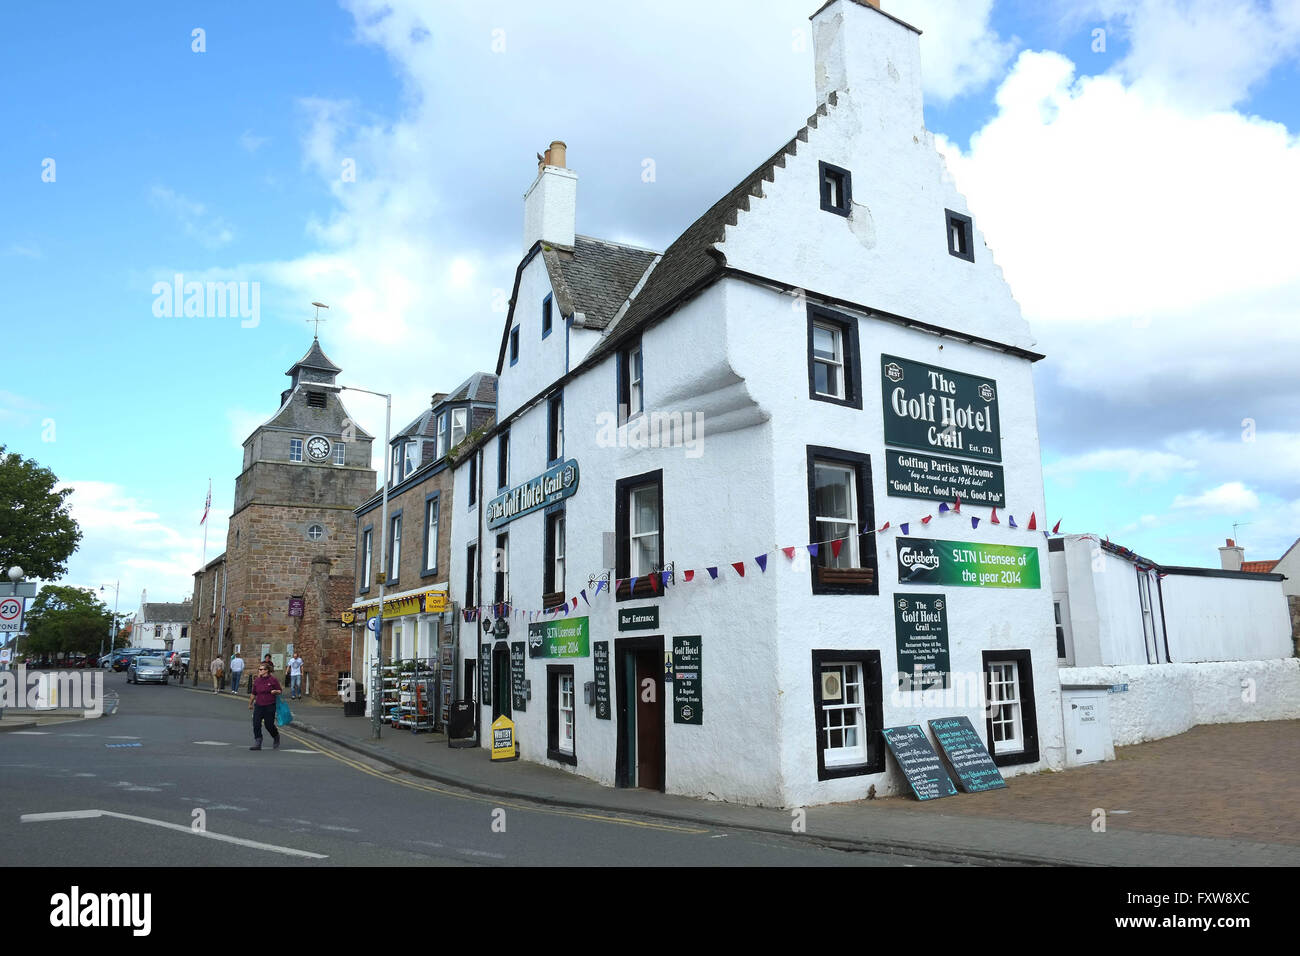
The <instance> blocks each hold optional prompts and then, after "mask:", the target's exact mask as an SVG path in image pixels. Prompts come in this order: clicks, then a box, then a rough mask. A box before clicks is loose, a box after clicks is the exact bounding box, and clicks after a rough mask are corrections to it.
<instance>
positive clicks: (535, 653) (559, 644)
mask: <svg viewBox="0 0 1300 956" xmlns="http://www.w3.org/2000/svg"><path fill="white" fill-rule="evenodd" d="M589 639H590V634H589V630H588V627H587V618H585V617H572V618H562V619H560V620H558V621H541V622H539V623H537V624H529V625H528V656H529V657H586V656H587V655H588V654H590V653H591V647H590V644H589Z"/></svg>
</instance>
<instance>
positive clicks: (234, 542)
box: [191, 340, 376, 699]
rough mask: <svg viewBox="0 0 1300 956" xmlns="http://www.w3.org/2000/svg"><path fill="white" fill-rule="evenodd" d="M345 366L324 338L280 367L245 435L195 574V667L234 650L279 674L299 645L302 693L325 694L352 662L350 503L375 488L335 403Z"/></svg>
mask: <svg viewBox="0 0 1300 956" xmlns="http://www.w3.org/2000/svg"><path fill="white" fill-rule="evenodd" d="M340 371H341V370H340V369H339V367H338V366H337V365H335V364H334V363H333V362H331V361H330V360H329V358H327V357H326V355H325V353H324V352H323V351H322V350H321V347H320V342H319V341H318V340H313V341H312V345H311V348H310V349H309V350H308V351H307V354H306V355H304V356H303V357H302V358H301V359H300V360H299V361H298V362H296V363H295V364H294V366H293V367H292V368H291V369H289V371H288V372H286V373H285V374H286V375H288V376H289V379H290V384H289V387H288V388H287V389H285V390H284V391H283V392H282V393H281V394H280V407H279V409H278V410H277V411H276V413H275V414H274V415H273V416H271V418H270V419H269V420H268V421H267V422H266V423H265V424H263V425H262V426H260V427H259V428H257V429H256V430H255V431H254V432H253V433H252V434H251V435H250V436H249V437H248V439H247V440H246V441H245V442H244V463H243V471H242V472H241V474H240V475H239V477H238V478H237V479H236V481H235V507H234V512H233V514H231V516H230V525H229V530H228V531H227V534H226V550H225V552H224V553H223V554H222V555H219V556H218V557H217V558H215V559H213V560H212V561H211V562H209V563H208V565H207V566H206V567H204V568H203V569H202V570H200V571H199V572H197V573H196V574H195V575H194V579H195V580H194V598H193V605H194V614H195V619H194V628H193V633H192V637H193V648H194V650H193V654H192V655H191V659H192V660H193V661H195V662H196V667H197V668H198V669H199V670H200V671H202V670H204V669H205V668H206V665H207V662H209V661H211V660H212V658H213V657H215V656H216V655H217V654H221V655H222V656H223V657H225V658H229V656H230V655H231V654H232V653H233V652H234V651H235V650H236V649H238V650H239V652H240V653H241V654H242V655H243V657H244V659H245V661H248V662H252V661H253V660H255V659H258V658H261V657H262V656H264V655H265V654H267V653H270V654H271V655H272V658H273V660H274V661H275V663H276V667H277V673H279V674H283V669H284V662H285V660H287V659H288V657H290V656H291V655H292V652H293V651H294V650H297V652H298V653H300V654H301V655H302V657H303V660H304V661H305V663H306V675H307V678H306V691H305V692H306V693H309V694H311V695H312V696H313V697H317V698H326V699H328V698H333V697H336V696H337V693H338V681H339V680H340V678H342V677H344V676H346V675H347V674H348V671H349V669H350V665H349V653H350V647H349V636H350V632H349V631H348V630H346V629H344V628H343V626H342V617H343V612H344V610H346V609H347V607H348V605H349V604H351V602H352V594H353V586H354V580H353V574H354V572H353V559H354V548H355V522H354V516H353V512H354V510H355V509H356V508H357V507H358V506H359V505H360V504H361V503H362V502H363V501H365V500H366V499H367V498H369V497H370V496H371V494H372V493H373V490H374V487H375V477H376V476H375V471H374V469H373V468H371V466H370V453H371V443H372V438H371V436H370V435H368V434H367V433H365V432H364V431H362V430H361V429H360V428H359V427H357V426H356V425H355V424H354V423H353V421H352V418H351V416H350V415H349V414H348V411H347V409H346V408H344V406H343V402H342V400H341V398H340V395H339V391H340V389H339V387H338V386H337V385H336V384H335V380H336V378H337V377H338V374H339V372H340Z"/></svg>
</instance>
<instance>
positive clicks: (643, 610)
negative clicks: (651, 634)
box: [618, 606, 659, 631]
mask: <svg viewBox="0 0 1300 956" xmlns="http://www.w3.org/2000/svg"><path fill="white" fill-rule="evenodd" d="M658 627H659V608H658V607H657V606H656V607H621V608H619V609H618V629H619V630H620V631H653V630H655V629H656V628H658Z"/></svg>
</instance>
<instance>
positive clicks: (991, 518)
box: [989, 508, 1002, 524]
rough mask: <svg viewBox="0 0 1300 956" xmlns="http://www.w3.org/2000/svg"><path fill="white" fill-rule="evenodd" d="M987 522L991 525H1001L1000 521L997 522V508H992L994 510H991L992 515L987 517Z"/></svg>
mask: <svg viewBox="0 0 1300 956" xmlns="http://www.w3.org/2000/svg"><path fill="white" fill-rule="evenodd" d="M989 521H990V522H991V523H993V524H1001V523H1002V522H1001V521H999V520H998V509H997V508H994V509H993V514H992V515H991V516H990V517H989Z"/></svg>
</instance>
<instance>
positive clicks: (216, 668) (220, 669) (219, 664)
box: [208, 654, 226, 694]
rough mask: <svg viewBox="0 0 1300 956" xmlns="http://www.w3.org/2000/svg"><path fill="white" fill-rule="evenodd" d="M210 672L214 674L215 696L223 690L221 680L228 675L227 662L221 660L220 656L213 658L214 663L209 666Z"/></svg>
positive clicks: (213, 690) (213, 688) (213, 691)
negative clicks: (224, 675)
mask: <svg viewBox="0 0 1300 956" xmlns="http://www.w3.org/2000/svg"><path fill="white" fill-rule="evenodd" d="M208 670H209V671H211V672H212V693H214V694H215V693H216V692H217V691H218V690H220V689H221V678H222V675H223V674H225V673H226V662H225V661H223V660H222V659H221V655H220V654H218V655H217V656H216V657H214V658H212V663H211V664H209V665H208Z"/></svg>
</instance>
